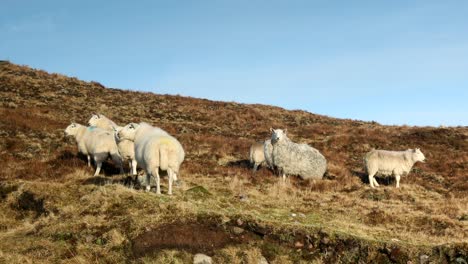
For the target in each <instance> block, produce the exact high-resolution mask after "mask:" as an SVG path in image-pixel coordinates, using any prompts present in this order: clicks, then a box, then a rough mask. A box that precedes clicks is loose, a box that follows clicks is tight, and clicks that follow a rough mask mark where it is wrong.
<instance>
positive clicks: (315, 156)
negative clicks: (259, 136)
mask: <svg viewBox="0 0 468 264" xmlns="http://www.w3.org/2000/svg"><path fill="white" fill-rule="evenodd" d="M270 131H271V132H272V135H271V143H272V145H273V155H272V157H273V159H272V161H273V164H274V165H275V166H276V167H277V168H278V170H280V171H281V172H282V174H283V181H285V180H286V175H297V176H299V177H300V178H301V179H303V180H306V179H317V180H319V179H322V178H323V175H324V174H325V171H326V170H327V160H326V159H325V157H324V156H323V155H322V154H321V153H320V152H319V151H318V150H316V149H314V148H312V147H311V146H309V145H307V144H298V143H294V142H292V141H291V140H290V139H289V138H288V137H287V136H286V132H287V130H284V131H283V130H282V129H272V128H270Z"/></svg>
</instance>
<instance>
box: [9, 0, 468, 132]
mask: <svg viewBox="0 0 468 264" xmlns="http://www.w3.org/2000/svg"><path fill="white" fill-rule="evenodd" d="M0 6H1V8H0V34H1V36H2V39H1V41H0V59H7V60H10V61H12V62H14V63H18V64H25V65H29V66H31V67H34V68H40V69H44V70H46V71H50V72H59V73H63V74H66V75H70V76H75V77H78V78H80V79H83V80H88V81H89V80H94V81H98V82H100V83H102V84H104V85H105V86H108V87H113V88H122V89H131V90H142V91H152V92H155V93H162V94H166V93H167V94H180V95H186V96H193V97H201V98H208V99H213V100H224V101H236V102H243V103H261V104H271V105H277V106H281V107H284V108H287V109H303V110H307V111H309V112H312V113H318V114H324V115H328V116H332V117H339V118H352V119H361V120H368V121H370V120H374V121H377V122H379V123H382V124H400V125H402V124H407V125H432V126H439V125H450V126H457V125H464V126H467V125H468V16H467V15H466V14H468V1H429V0H426V1H329V0H322V1H314V0H308V1H294V0H290V1H287V0H283V1H275V0H270V1H266V0H265V1H258V0H250V1H246V0H236V1H233V0H231V1H227V0H212V1H204V0H200V1H178V0H165V1H71V0H70V1H63V0H60V1H59V0H56V1H50V0H45V1H33V0H29V1H28V0H1V4H0Z"/></svg>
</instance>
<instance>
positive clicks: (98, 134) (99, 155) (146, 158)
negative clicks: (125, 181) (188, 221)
mask: <svg viewBox="0 0 468 264" xmlns="http://www.w3.org/2000/svg"><path fill="white" fill-rule="evenodd" d="M88 125H89V126H83V125H80V124H77V123H72V124H70V125H69V126H68V127H67V128H66V129H65V135H67V136H73V137H74V138H75V140H76V143H77V144H78V151H79V152H81V153H83V154H84V155H86V156H87V157H88V166H91V162H90V161H91V158H93V160H94V162H95V164H96V171H95V173H94V176H97V175H99V172H100V170H101V166H102V162H103V161H104V160H106V159H107V158H108V157H109V156H111V157H112V159H113V160H114V162H115V163H116V164H117V166H119V167H120V172H121V173H122V174H123V169H122V162H123V161H128V162H129V165H130V168H131V174H132V175H136V174H137V173H136V169H137V164H138V166H139V167H140V168H142V169H144V171H145V173H146V182H147V183H148V185H147V186H146V190H147V191H149V190H150V188H151V186H150V185H149V183H150V182H151V181H150V180H151V177H154V178H155V180H156V192H157V193H158V194H160V193H161V187H160V177H159V170H161V171H166V172H167V175H168V178H169V186H168V194H172V183H173V182H174V180H177V175H178V174H179V168H180V165H181V164H182V162H183V161H184V158H185V152H184V149H183V148H182V145H181V144H180V142H179V141H178V140H177V139H176V138H174V137H173V136H171V135H169V133H167V132H166V131H164V130H162V129H160V128H158V127H153V126H151V125H149V124H147V123H144V122H142V123H139V124H136V123H130V124H128V125H126V126H124V127H121V126H118V125H117V124H116V123H115V122H113V121H112V120H110V119H109V118H107V117H105V116H104V115H100V114H95V115H93V116H92V117H91V119H89V121H88Z"/></svg>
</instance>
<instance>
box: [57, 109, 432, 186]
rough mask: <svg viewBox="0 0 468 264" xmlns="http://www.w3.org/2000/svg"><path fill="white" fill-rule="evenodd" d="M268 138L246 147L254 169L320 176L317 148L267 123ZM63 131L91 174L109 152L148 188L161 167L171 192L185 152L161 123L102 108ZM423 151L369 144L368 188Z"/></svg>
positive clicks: (323, 165) (401, 170)
mask: <svg viewBox="0 0 468 264" xmlns="http://www.w3.org/2000/svg"><path fill="white" fill-rule="evenodd" d="M270 131H271V139H269V140H266V141H264V142H262V143H260V142H257V143H254V144H253V145H252V146H251V148H250V162H251V164H252V165H253V170H254V171H256V170H257V168H258V166H259V165H261V164H264V163H266V165H267V167H268V168H270V169H272V170H273V171H275V172H278V173H280V174H282V177H283V180H285V179H286V175H296V176H299V177H300V178H302V179H315V180H320V179H322V178H323V176H324V174H325V172H326V170H327V160H326V159H325V157H324V156H323V155H322V154H321V153H320V152H319V151H318V150H317V149H315V148H313V147H311V146H309V145H307V144H298V143H294V142H293V141H291V140H290V139H289V138H288V137H287V130H282V129H270ZM65 135H67V136H73V137H74V138H75V140H76V143H77V145H78V151H79V152H80V153H82V154H84V155H86V156H87V158H88V166H91V158H92V159H93V160H94V163H95V164H96V171H95V173H94V176H97V175H99V172H100V170H101V166H102V162H103V161H105V160H106V159H107V158H108V157H109V156H110V157H111V158H112V160H113V161H114V163H115V164H116V165H117V166H119V168H120V173H121V174H123V167H122V163H123V162H125V161H127V162H128V163H129V166H130V170H131V174H132V175H135V176H136V174H137V165H138V166H139V167H140V168H142V169H143V170H144V171H145V173H146V184H147V185H146V190H147V191H149V190H150V188H151V186H150V182H151V177H154V179H155V182H156V193H158V194H160V193H161V189H160V175H159V173H160V171H165V172H166V173H167V175H168V178H169V185H168V194H169V195H171V194H172V184H173V182H174V181H176V180H177V178H178V175H179V169H180V165H181V164H182V162H183V161H184V158H185V152H184V149H183V147H182V145H181V144H180V142H179V141H178V140H177V139H176V138H174V137H173V136H171V135H169V133H167V132H166V131H164V130H162V129H161V128H158V127H154V126H151V125H149V124H147V123H144V122H142V123H139V124H137V123H130V124H128V125H126V126H124V127H121V126H118V125H117V124H116V123H115V122H113V121H112V120H110V119H109V118H107V117H105V116H104V115H101V114H94V115H92V117H91V118H90V119H89V121H88V126H83V125H80V124H77V123H72V124H70V125H69V126H68V127H67V128H66V129H65ZM424 160H425V157H424V154H423V153H422V152H421V151H420V150H419V149H408V150H406V151H386V150H372V151H370V152H369V153H367V154H366V155H365V157H364V161H365V168H366V171H367V173H368V175H369V183H370V185H371V187H372V188H374V187H376V186H379V184H378V183H377V181H376V180H375V178H374V176H375V175H376V174H377V173H379V174H382V175H394V176H395V178H396V187H399V186H400V177H401V176H402V175H404V174H407V173H408V172H409V171H410V170H411V168H412V166H413V165H414V163H416V162H418V161H421V162H424Z"/></svg>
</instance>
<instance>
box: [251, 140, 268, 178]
mask: <svg viewBox="0 0 468 264" xmlns="http://www.w3.org/2000/svg"><path fill="white" fill-rule="evenodd" d="M263 144H264V143H263V142H255V143H253V144H252V146H250V151H249V159H250V164H251V165H253V172H254V173H255V172H256V171H257V168H258V166H259V165H261V164H263V163H265V154H264V152H263Z"/></svg>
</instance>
